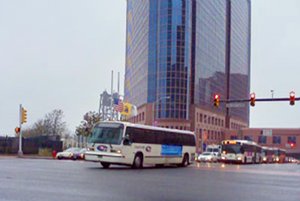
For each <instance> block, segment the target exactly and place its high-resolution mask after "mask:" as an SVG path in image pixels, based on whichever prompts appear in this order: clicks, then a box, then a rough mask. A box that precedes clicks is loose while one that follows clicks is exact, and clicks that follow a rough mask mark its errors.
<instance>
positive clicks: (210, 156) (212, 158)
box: [198, 152, 218, 162]
mask: <svg viewBox="0 0 300 201" xmlns="http://www.w3.org/2000/svg"><path fill="white" fill-rule="evenodd" d="M198 161H199V162H217V161H218V155H217V154H216V153H214V152H203V153H202V154H200V155H199V156H198Z"/></svg>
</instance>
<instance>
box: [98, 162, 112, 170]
mask: <svg viewBox="0 0 300 201" xmlns="http://www.w3.org/2000/svg"><path fill="white" fill-rule="evenodd" d="M100 163H101V165H102V167H103V168H104V169H107V168H109V166H110V163H106V162H100Z"/></svg>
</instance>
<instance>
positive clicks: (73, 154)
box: [56, 147, 81, 160]
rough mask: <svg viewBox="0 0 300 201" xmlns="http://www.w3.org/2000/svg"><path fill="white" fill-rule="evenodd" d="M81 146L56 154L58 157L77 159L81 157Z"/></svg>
mask: <svg viewBox="0 0 300 201" xmlns="http://www.w3.org/2000/svg"><path fill="white" fill-rule="evenodd" d="M80 150H81V149H80V148H77V147H71V148H69V149H67V150H65V151H63V152H58V153H57V154H56V158H57V159H73V160H77V159H80Z"/></svg>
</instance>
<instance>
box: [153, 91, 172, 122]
mask: <svg viewBox="0 0 300 201" xmlns="http://www.w3.org/2000/svg"><path fill="white" fill-rule="evenodd" d="M163 99H170V96H163V97H160V98H159V99H157V100H156V101H154V102H153V104H152V116H153V118H152V125H154V123H155V105H156V103H158V102H159V101H161V100H163Z"/></svg>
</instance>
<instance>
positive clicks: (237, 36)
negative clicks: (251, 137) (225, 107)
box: [229, 0, 251, 122]
mask: <svg viewBox="0 0 300 201" xmlns="http://www.w3.org/2000/svg"><path fill="white" fill-rule="evenodd" d="M230 4H231V5H230V11H231V12H230V13H231V20H230V36H231V37H230V77H229V83H230V84H229V99H247V98H249V92H250V31H251V29H250V27H251V2H250V0H243V1H241V0H231V1H230ZM229 115H230V116H232V117H238V118H240V119H242V120H243V121H245V122H249V104H246V107H245V108H230V110H229Z"/></svg>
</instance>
